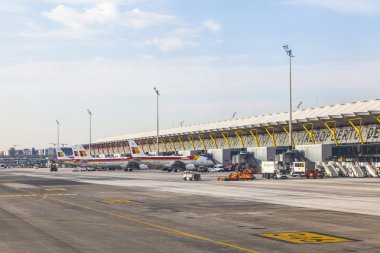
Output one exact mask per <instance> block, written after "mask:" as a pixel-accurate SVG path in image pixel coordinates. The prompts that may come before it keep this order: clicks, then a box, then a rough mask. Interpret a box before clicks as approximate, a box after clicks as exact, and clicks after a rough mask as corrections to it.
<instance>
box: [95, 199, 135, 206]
mask: <svg viewBox="0 0 380 253" xmlns="http://www.w3.org/2000/svg"><path fill="white" fill-rule="evenodd" d="M102 202H103V203H104V204H111V205H113V204H131V203H135V202H134V201H133V200H128V199H111V200H104V201H102Z"/></svg>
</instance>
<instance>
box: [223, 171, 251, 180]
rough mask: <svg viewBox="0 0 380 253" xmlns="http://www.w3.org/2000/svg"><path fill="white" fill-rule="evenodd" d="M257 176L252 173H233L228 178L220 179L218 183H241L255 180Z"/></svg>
mask: <svg viewBox="0 0 380 253" xmlns="http://www.w3.org/2000/svg"><path fill="white" fill-rule="evenodd" d="M253 179H256V178H255V176H254V175H253V174H252V173H250V171H246V170H244V171H238V172H232V173H231V174H229V175H228V176H226V177H219V178H218V181H239V180H253Z"/></svg>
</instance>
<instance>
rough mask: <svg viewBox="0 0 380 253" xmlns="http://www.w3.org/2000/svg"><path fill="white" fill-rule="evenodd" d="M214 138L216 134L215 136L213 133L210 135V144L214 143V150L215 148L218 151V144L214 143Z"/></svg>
mask: <svg viewBox="0 0 380 253" xmlns="http://www.w3.org/2000/svg"><path fill="white" fill-rule="evenodd" d="M214 136H215V138H216V134H215V133H210V138H211V140H212V142H213V143H214V145H215V148H216V149H219V148H218V143H217V142H216V139H215V138H214Z"/></svg>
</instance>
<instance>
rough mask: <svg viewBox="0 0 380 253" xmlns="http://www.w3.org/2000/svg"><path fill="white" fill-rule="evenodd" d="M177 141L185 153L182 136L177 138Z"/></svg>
mask: <svg viewBox="0 0 380 253" xmlns="http://www.w3.org/2000/svg"><path fill="white" fill-rule="evenodd" d="M178 141H179V143H181V146H182V149H183V151H185V144H184V143H183V140H182V136H178Z"/></svg>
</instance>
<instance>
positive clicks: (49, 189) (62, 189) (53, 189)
mask: <svg viewBox="0 0 380 253" xmlns="http://www.w3.org/2000/svg"><path fill="white" fill-rule="evenodd" d="M44 190H45V191H66V189H65V188H44Z"/></svg>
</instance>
